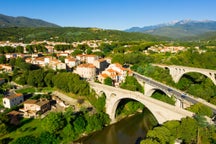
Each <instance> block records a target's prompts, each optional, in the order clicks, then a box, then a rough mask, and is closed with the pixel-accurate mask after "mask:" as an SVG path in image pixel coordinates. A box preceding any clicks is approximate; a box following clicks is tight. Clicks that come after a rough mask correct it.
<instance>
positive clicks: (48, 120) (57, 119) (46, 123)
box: [42, 112, 65, 134]
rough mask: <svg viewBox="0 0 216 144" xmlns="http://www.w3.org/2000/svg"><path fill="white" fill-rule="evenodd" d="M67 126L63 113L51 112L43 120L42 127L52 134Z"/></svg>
mask: <svg viewBox="0 0 216 144" xmlns="http://www.w3.org/2000/svg"><path fill="white" fill-rule="evenodd" d="M64 126H65V119H64V117H63V115H62V113H54V112H51V113H49V115H48V116H46V117H45V118H44V119H43V121H42V127H43V129H44V130H46V131H48V132H50V133H51V134H53V133H57V132H58V131H59V130H61V129H62V128H63V127H64Z"/></svg>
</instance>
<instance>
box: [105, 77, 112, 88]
mask: <svg viewBox="0 0 216 144" xmlns="http://www.w3.org/2000/svg"><path fill="white" fill-rule="evenodd" d="M104 84H105V85H109V86H112V85H113V80H112V79H111V78H110V77H107V78H105V79H104Z"/></svg>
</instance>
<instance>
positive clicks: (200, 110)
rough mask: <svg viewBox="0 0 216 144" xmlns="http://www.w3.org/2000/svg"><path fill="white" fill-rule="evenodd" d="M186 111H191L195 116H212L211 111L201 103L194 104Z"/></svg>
mask: <svg viewBox="0 0 216 144" xmlns="http://www.w3.org/2000/svg"><path fill="white" fill-rule="evenodd" d="M187 110H189V111H192V112H194V113H196V114H197V115H205V116H208V117H212V116H213V111H212V109H211V108H209V107H207V106H205V105H203V104H201V103H196V104H194V105H192V106H190V107H189V108H187Z"/></svg>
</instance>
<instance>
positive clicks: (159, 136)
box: [147, 127, 175, 144]
mask: <svg viewBox="0 0 216 144" xmlns="http://www.w3.org/2000/svg"><path fill="white" fill-rule="evenodd" d="M147 138H151V139H153V140H156V141H157V142H159V143H160V144H167V143H174V140H175V138H174V137H173V136H172V135H171V133H170V131H169V130H168V129H167V128H166V127H156V128H154V129H153V130H149V131H148V133H147Z"/></svg>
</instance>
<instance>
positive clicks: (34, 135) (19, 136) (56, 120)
mask: <svg viewBox="0 0 216 144" xmlns="http://www.w3.org/2000/svg"><path fill="white" fill-rule="evenodd" d="M1 120H3V118H1ZM0 122H1V121H0ZM109 122H110V120H109V117H108V115H107V114H105V113H103V112H99V113H95V114H90V113H88V112H87V111H83V112H79V113H74V112H73V111H72V108H70V107H69V108H68V109H67V110H66V111H65V112H64V113H54V112H51V113H49V114H48V116H46V117H45V118H44V119H24V121H23V123H22V122H21V123H20V125H18V126H13V130H12V131H9V132H10V133H8V131H6V132H4V129H5V128H4V127H5V125H3V124H2V123H0V126H1V128H2V129H1V133H0V134H3V135H4V137H2V138H1V142H3V141H6V140H8V139H9V141H11V140H12V143H27V142H31V143H47V142H48V143H50V142H51V143H60V142H63V143H69V142H71V141H73V140H76V139H78V138H79V137H80V136H82V134H83V133H89V132H92V131H96V130H100V129H102V128H103V127H104V126H105V125H107V124H109ZM7 133H8V134H7ZM5 134H6V135H5Z"/></svg>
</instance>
